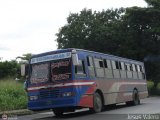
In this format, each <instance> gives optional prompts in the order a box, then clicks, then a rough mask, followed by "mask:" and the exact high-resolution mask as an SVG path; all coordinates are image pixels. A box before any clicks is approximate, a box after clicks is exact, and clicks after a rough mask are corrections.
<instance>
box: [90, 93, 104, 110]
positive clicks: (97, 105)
mask: <svg viewBox="0 0 160 120" xmlns="http://www.w3.org/2000/svg"><path fill="white" fill-rule="evenodd" d="M102 108H103V103H102V98H101V96H100V94H99V93H98V92H96V93H95V94H94V96H93V108H90V110H91V111H92V112H95V113H98V112H101V111H102Z"/></svg>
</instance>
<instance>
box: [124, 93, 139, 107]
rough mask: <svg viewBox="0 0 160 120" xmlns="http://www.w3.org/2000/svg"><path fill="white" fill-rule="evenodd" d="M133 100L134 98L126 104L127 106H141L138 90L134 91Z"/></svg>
mask: <svg viewBox="0 0 160 120" xmlns="http://www.w3.org/2000/svg"><path fill="white" fill-rule="evenodd" d="M132 98H133V100H132V101H128V102H126V104H127V105H139V104H140V99H139V94H138V91H137V90H133V94H132Z"/></svg>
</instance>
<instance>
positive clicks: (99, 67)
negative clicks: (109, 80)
mask: <svg viewBox="0 0 160 120" xmlns="http://www.w3.org/2000/svg"><path fill="white" fill-rule="evenodd" d="M94 63H95V69H96V76H97V77H104V67H103V66H104V65H103V60H102V59H99V58H94Z"/></svg>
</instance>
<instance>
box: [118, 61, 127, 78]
mask: <svg viewBox="0 0 160 120" xmlns="http://www.w3.org/2000/svg"><path fill="white" fill-rule="evenodd" d="M119 64H120V74H121V78H126V77H127V75H126V70H125V66H124V62H119Z"/></svg>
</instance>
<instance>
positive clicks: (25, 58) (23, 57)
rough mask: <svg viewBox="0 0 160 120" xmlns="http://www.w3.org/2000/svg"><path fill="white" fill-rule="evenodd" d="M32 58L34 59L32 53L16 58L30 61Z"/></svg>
mask: <svg viewBox="0 0 160 120" xmlns="http://www.w3.org/2000/svg"><path fill="white" fill-rule="evenodd" d="M31 57H32V54H31V53H26V54H23V55H22V56H18V57H16V59H21V60H28V61H29V60H30V58H31Z"/></svg>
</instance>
